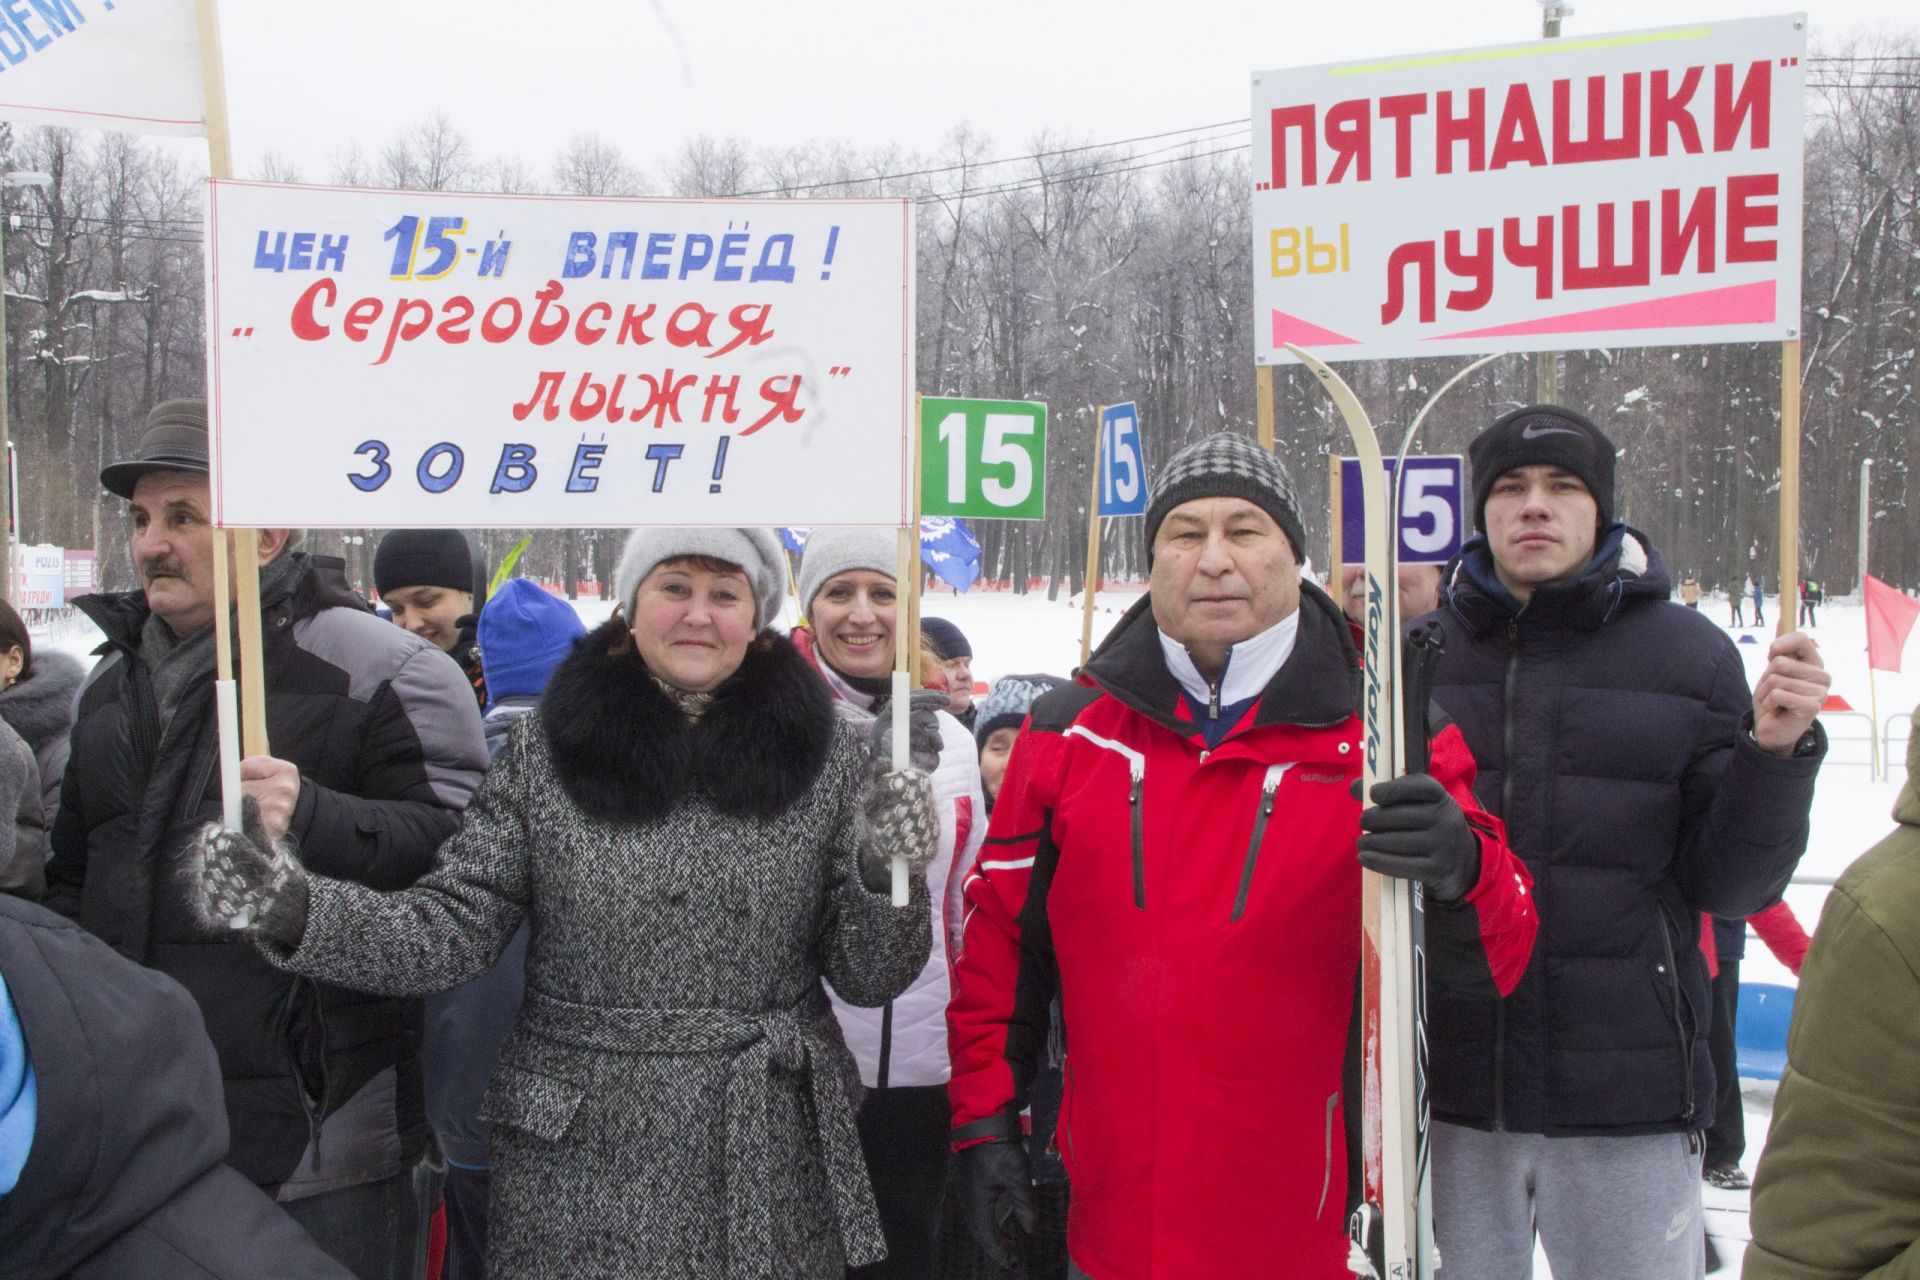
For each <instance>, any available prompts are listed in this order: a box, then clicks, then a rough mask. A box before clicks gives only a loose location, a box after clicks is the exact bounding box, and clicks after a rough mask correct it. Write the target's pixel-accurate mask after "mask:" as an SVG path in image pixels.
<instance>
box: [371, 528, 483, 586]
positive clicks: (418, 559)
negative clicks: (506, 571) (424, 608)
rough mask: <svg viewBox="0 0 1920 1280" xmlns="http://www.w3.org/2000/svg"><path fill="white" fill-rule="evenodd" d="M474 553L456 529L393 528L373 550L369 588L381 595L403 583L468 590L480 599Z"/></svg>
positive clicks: (403, 584)
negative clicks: (371, 584)
mask: <svg viewBox="0 0 1920 1280" xmlns="http://www.w3.org/2000/svg"><path fill="white" fill-rule="evenodd" d="M477 564H478V557H476V556H475V555H474V552H473V544H472V543H470V542H468V541H467V535H466V534H464V533H462V532H461V531H460V530H458V529H395V530H394V531H393V532H392V533H389V534H388V535H387V536H386V537H384V538H382V539H380V547H379V549H378V550H376V551H375V552H374V553H373V589H374V590H375V591H378V592H379V593H380V594H381V595H385V594H387V592H389V591H398V590H401V589H403V588H406V587H445V588H447V589H448V590H450V591H471V592H473V602H474V603H475V604H476V605H477V604H479V603H480V593H481V586H480V583H479V581H478V577H479V573H478V569H477Z"/></svg>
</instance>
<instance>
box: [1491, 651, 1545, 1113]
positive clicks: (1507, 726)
mask: <svg viewBox="0 0 1920 1280" xmlns="http://www.w3.org/2000/svg"><path fill="white" fill-rule="evenodd" d="M1507 648H1508V649H1509V650H1511V653H1510V654H1509V655H1508V657H1507V684H1506V696H1505V697H1504V698H1503V699H1502V701H1501V708H1500V710H1501V713H1502V720H1503V723H1502V725H1501V734H1502V742H1503V744H1504V751H1505V755H1504V757H1503V758H1502V761H1501V763H1503V764H1504V765H1505V766H1506V769H1505V772H1503V773H1502V774H1501V775H1500V817H1501V820H1502V821H1505V822H1511V821H1513V737H1514V734H1513V695H1514V690H1515V689H1516V688H1518V687H1519V684H1520V620H1519V619H1518V618H1509V619H1508V620H1507ZM1534 909H1535V910H1536V911H1537V910H1539V899H1538V898H1537V897H1536V898H1535V900H1534ZM1506 1127H1507V1001H1506V998H1505V997H1504V996H1496V997H1495V1000H1494V1005H1493V1128H1494V1132H1496V1133H1498V1132H1500V1131H1501V1130H1504V1129H1505V1128H1506Z"/></svg>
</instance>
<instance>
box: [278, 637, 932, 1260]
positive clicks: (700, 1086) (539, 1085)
mask: <svg viewBox="0 0 1920 1280" xmlns="http://www.w3.org/2000/svg"><path fill="white" fill-rule="evenodd" d="M617 626H618V623H613V624H609V626H608V627H603V628H602V629H600V630H599V631H596V632H594V633H592V634H590V635H588V636H587V637H586V638H584V639H583V640H582V641H580V643H579V644H578V645H577V646H576V647H575V649H574V652H573V654H572V655H571V656H570V657H569V658H568V659H567V661H566V662H565V663H564V664H562V666H561V667H560V669H559V670H558V671H557V672H556V673H555V675H554V677H553V681H552V683H551V684H550V685H549V686H548V689H547V692H546V694H545V695H544V697H543V699H542V701H541V704H540V706H539V708H538V709H536V710H535V711H533V712H532V713H530V714H528V715H526V716H524V717H522V718H521V720H520V722H519V723H518V724H517V725H516V726H515V727H514V729H513V732H512V735H511V738H510V740H509V742H508V745H507V747H506V750H505V751H504V752H502V753H501V755H500V756H499V758H498V759H497V761H496V762H495V764H494V766H493V769H492V772H490V773H489V774H488V776H487V779H486V781H485V782H484V783H483V784H482V786H481V788H480V790H479V791H478V792H477V793H476V794H475V796H474V798H473V802H472V804H471V806H470V807H469V808H468V810H467V813H466V818H465V822H464V824H463V825H462V827H461V829H460V831H459V833H458V834H457V835H455V836H454V837H453V838H452V839H451V840H449V841H448V842H447V843H446V844H445V845H444V846H443V847H442V848H441V850H440V854H439V859H438V865H437V866H436V868H435V870H434V871H433V872H432V873H430V874H429V875H428V876H426V877H425V878H423V879H422V880H420V881H419V882H418V883H417V884H416V885H414V886H413V887H412V888H410V889H407V890H404V891H402V892H398V893H386V894H383V893H377V892H374V891H372V890H368V889H366V888H363V887H361V886H358V885H352V884H346V883H342V882H339V881H333V880H327V879H321V878H318V877H316V878H314V879H313V881H312V883H311V888H310V893H309V908H308V920H307V927H306V933H305V936H304V937H303V938H302V940H301V944H300V946H299V947H298V948H297V949H296V950H295V951H293V952H291V953H289V954H283V955H280V956H278V957H277V959H278V960H279V961H280V962H281V963H283V964H286V965H287V966H289V967H291V968H293V969H295V970H297V971H300V972H303V973H308V974H312V975H313V976H316V977H324V978H326V979H329V980H331V981H334V982H343V983H349V984H352V985H355V986H358V987H361V988H363V989H366V990H372V991H388V992H395V993H398V992H416V993H422V992H427V991H433V990H438V989H442V988H446V987H449V986H452V985H454V984H456V983H459V982H462V981H464V980H466V979H468V978H471V977H473V976H474V975H476V974H478V973H480V972H481V971H482V970H484V969H485V968H486V967H487V966H488V965H489V964H490V963H492V961H493V960H494V958H495V957H496V956H497V955H498V954H499V952H500V951H501V949H502V948H504V947H505V946H506V945H507V943H508V941H509V940H510V939H511V937H512V936H513V933H514V930H515V929H516V928H517V926H518V925H519V923H520V921H521V920H522V919H523V918H525V919H527V920H528V921H530V923H531V936H530V939H529V943H528V948H527V961H526V998H525V1001H524V1003H523V1004H522V1006H521V1010H520V1014H519V1017H518V1020H517V1022H516V1023H515V1026H514V1029H513V1031H512V1033H511V1034H510V1035H509V1036H508V1039H507V1042H506V1044H505V1046H504V1047H503V1049H502V1051H501V1055H500V1062H499V1065H498V1067H497V1068H496V1069H495V1071H494V1075H493V1079H492V1082H491V1085H490V1087H489V1089H488V1093H487V1099H486V1103H485V1105H484V1107H483V1108H482V1111H481V1115H482V1118H483V1119H486V1120H488V1121H490V1122H491V1123H492V1125H493V1131H492V1152H491V1154H492V1180H493V1181H492V1209H491V1219H490V1222H489V1225H488V1258H487V1274H488V1276H489V1277H490V1280H516V1278H518V1277H533V1276H539V1277H553V1278H557V1280H570V1278H571V1277H621V1278H622V1280H628V1278H630V1277H660V1278H661V1280H666V1278H667V1277H672V1278H673V1280H702V1278H707V1277H711V1278H713V1280H741V1278H743V1277H807V1278H808V1280H813V1278H819V1280H827V1278H829V1277H830V1278H832V1280H839V1277H840V1276H841V1275H842V1272H843V1268H844V1267H845V1266H847V1265H849V1264H853V1265H860V1264H864V1263H868V1262H872V1261H874V1260H876V1259H877V1258H878V1257H879V1256H880V1255H881V1253H882V1250H883V1245H882V1241H881V1235H880V1230H879V1224H878V1220H877V1216H876V1213H875V1210H874V1204H873V1194H872V1191H871V1189H870V1187H869V1185H868V1182H867V1174H866V1167H865V1164H864V1162H863V1160H862V1158H861V1154H860V1146H859V1139H858V1136H857V1134H856V1131H855V1129H854V1122H853V1116H854V1109H855V1105H856V1102H857V1098H858V1094H859V1089H860V1084H859V1078H858V1076H857V1074H856V1071H855V1068H854V1063H853V1058H852V1056H851V1055H850V1054H849V1053H848V1051H847V1047H846V1042H845V1041H844V1040H843V1039H842V1037H841V1033H840V1028H839V1026H838V1025H837V1024H836V1023H835V1021H834V1018H833V1014H832V1012H831V1010H830V1008H829V1005H828V1001H827V996H826V992H825V990H824V989H823V987H822V985H821V979H822V978H823V977H824V978H826V979H828V980H830V981H831V982H832V983H833V986H834V989H835V990H836V991H837V992H839V993H840V995H841V996H842V997H843V998H848V999H853V1000H859V1001H862V1002H864V1003H868V1004H874V1005H878V1004H881V1003H884V1002H885V1001H887V1000H888V999H891V998H892V997H893V996H894V995H896V994H898V993H899V992H900V991H901V990H903V989H904V988H905V987H906V986H907V984H908V983H909V982H910V981H912V979H913V977H914V975H915V974H917V973H918V972H919V971H920V969H921V966H922V965H924V964H925V963H926V959H927V954H928V947H929V943H930V929H929V921H930V919H931V913H930V908H929V904H928V899H927V896H926V889H925V886H924V883H922V882H920V881H918V880H917V879H916V882H915V884H914V886H913V893H912V897H911V901H910V902H909V904H908V905H907V906H906V907H904V908H899V909H896V908H894V907H893V906H892V904H891V901H890V899H889V897H888V895H887V894H885V893H877V894H876V893H872V892H869V891H868V890H867V888H866V887H865V885H864V884H863V883H862V881H861V879H860V874H859V864H858V845H859V841H860V839H861V838H862V837H861V833H862V831H863V829H864V823H863V822H862V820H861V817H860V812H861V806H860V801H861V797H862V793H863V787H864V778H865V772H864V761H863V753H862V748H861V746H860V744H859V742H858V740H857V738H856V737H855V736H854V734H853V732H852V731H851V730H850V729H847V728H845V727H843V726H841V725H840V724H839V722H838V720H837V719H836V717H835V715H834V713H833V709H832V706H831V703H830V699H829V695H828V692H827V689H826V686H825V685H824V684H823V683H822V682H821V681H820V678H819V677H818V676H817V675H816V674H815V673H814V672H813V671H812V670H810V669H809V668H808V667H807V665H806V663H805V661H804V659H802V658H801V657H800V656H799V654H797V653H795V652H794V650H793V648H792V647H791V646H790V645H788V644H787V643H786V642H785V641H783V640H781V639H780V638H779V637H778V636H775V635H774V634H773V633H771V632H766V633H763V634H762V635H761V636H760V637H759V638H758V639H756V640H755V641H754V642H753V643H752V644H751V645H750V647H749V650H748V653H747V657H746V660H745V661H744V662H743V664H742V665H741V667H740V669H739V671H737V672H736V673H735V674H734V676H733V677H731V678H730V679H729V681H728V682H727V683H726V684H723V685H722V686H721V687H720V688H719V689H718V690H716V693H715V697H714V699H713V701H712V703H711V705H710V706H709V707H707V708H706V710H705V712H704V714H703V715H702V716H701V718H700V719H699V720H698V721H697V722H694V723H691V724H690V723H689V722H688V720H687V719H686V717H685V716H684V715H683V714H682V711H681V709H680V708H679V706H678V705H677V704H676V703H675V701H674V700H672V699H671V698H669V697H668V695H667V694H666V693H665V692H663V691H662V690H661V688H660V687H659V686H658V685H656V684H655V682H654V681H653V679H652V677H651V676H649V675H648V674H647V673H646V671H645V669H644V668H643V667H641V666H640V664H639V663H638V662H637V661H636V660H634V659H633V658H631V657H628V656H620V655H617V654H614V653H612V652H610V646H611V643H612V641H613V640H614V638H615V636H616V630H615V628H617Z"/></svg>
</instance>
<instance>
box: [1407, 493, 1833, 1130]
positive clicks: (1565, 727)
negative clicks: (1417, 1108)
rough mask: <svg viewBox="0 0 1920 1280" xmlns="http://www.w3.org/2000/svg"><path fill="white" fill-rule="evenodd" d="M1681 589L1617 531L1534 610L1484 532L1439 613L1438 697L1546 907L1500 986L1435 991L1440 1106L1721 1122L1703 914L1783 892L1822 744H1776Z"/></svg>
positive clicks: (1742, 912)
mask: <svg viewBox="0 0 1920 1280" xmlns="http://www.w3.org/2000/svg"><path fill="white" fill-rule="evenodd" d="M1670 590H1671V583H1670V581H1669V579H1668V576H1667V572H1666V569H1665V567H1664V566H1663V565H1661V563H1660V561H1659V559H1658V557H1657V556H1656V555H1654V554H1653V552H1652V551H1651V549H1650V548H1649V547H1648V545H1647V541H1646V539H1645V538H1644V537H1642V536H1641V535H1640V534H1638V533H1637V532H1635V531H1633V530H1630V529H1628V528H1627V527H1626V526H1625V525H1622V524H1618V523H1616V524H1614V525H1613V526H1612V527H1611V528H1610V529H1609V530H1608V531H1607V533H1606V535H1605V536H1604V537H1603V539H1602V542H1601V545H1600V548H1599V550H1598V552H1597V553H1596V555H1595V557H1594V560H1593V562H1592V564H1591V565H1590V566H1589V567H1588V569H1587V570H1586V572H1585V573H1584V574H1583V575H1582V576H1581V577H1580V578H1578V579H1577V580H1576V581H1574V582H1572V583H1568V584H1566V585H1564V586H1559V587H1545V588H1541V589H1539V590H1537V591H1535V592H1534V593H1533V597H1532V600H1531V601H1530V602H1529V604H1528V605H1527V607H1525V608H1524V609H1522V608H1521V607H1520V605H1519V604H1518V602H1517V601H1515V600H1514V598H1513V597H1512V596H1511V595H1510V594H1508V592H1507V591H1506V590H1505V589H1504V588H1503V587H1502V586H1501V585H1500V583H1499V581H1498V580H1497V578H1496V577H1495V576H1494V573H1493V563H1492V557H1491V554H1490V552H1489V551H1488V548H1487V543H1486V540H1485V539H1484V538H1475V539H1474V540H1473V541H1471V542H1469V543H1468V544H1467V547H1466V549H1465V550H1464V552H1463V553H1462V561H1461V566H1460V570H1459V572H1458V573H1457V574H1456V575H1455V577H1454V580H1453V583H1452V584H1451V587H1450V589H1449V591H1448V593H1447V604H1446V606H1445V607H1443V608H1442V609H1441V610H1440V611H1439V612H1437V613H1435V614H1432V615H1429V616H1430V617H1431V618H1433V619H1434V620H1437V621H1438V622H1439V623H1440V625H1441V626H1442V627H1443V628H1444V629H1445V637H1444V638H1445V645H1446V655H1445V657H1444V658H1443V659H1442V660H1441V665H1440V670H1439V674H1438V676H1437V678H1436V680H1435V688H1434V692H1433V697H1434V700H1435V701H1436V702H1438V703H1439V704H1440V706H1441V707H1443V708H1444V709H1445V710H1446V711H1447V713H1448V714H1450V715H1451V716H1452V717H1453V719H1454V721H1455V723H1456V724H1458V725H1459V726H1460V729H1461V731H1462V732H1463V733H1464V734H1465V735H1466V739H1467V745H1468V747H1469V748H1470V749H1471V750H1472V752H1473V757H1474V760H1475V761H1476V762H1477V763H1478V764H1479V768H1480V773H1479V779H1478V781H1477V783H1476V785H1475V788H1474V789H1475V793H1476V794H1477V795H1478V796H1479V798H1480V802H1481V803H1482V804H1483V805H1485V806H1486V808H1487V809H1488V810H1489V811H1490V812H1492V813H1493V814H1495V815H1496V816H1498V817H1500V818H1501V819H1503V820H1504V821H1505V822H1506V824H1507V835H1508V841H1509V843H1510V844H1511V845H1512V847H1513V849H1514V851H1515V852H1516V853H1517V854H1519V855H1520V857H1521V858H1522V859H1523V860H1524V861H1525V862H1526V864H1527V868H1528V870H1530V871H1531V872H1532V873H1533V882H1534V891H1535V893H1536V895H1537V902H1536V906H1537V907H1538V909H1539V913H1540V934H1539V940H1538V942H1537V943H1536V946H1535V951H1534V959H1533V963H1532V964H1531V965H1530V966H1528V968H1527V971H1526V973H1525V975H1524V976H1523V977H1522V978H1521V980H1520V985H1519V987H1518V988H1516V989H1515V990H1514V992H1513V993H1512V994H1511V995H1510V996H1508V997H1507V998H1506V999H1504V1000H1501V999H1497V998H1494V997H1492V996H1490V995H1485V994H1478V995H1463V994H1457V993H1451V992H1444V991H1439V990H1436V991H1435V992H1434V993H1433V997H1432V998H1433V1008H1432V1034H1433V1040H1432V1043H1433V1088H1434V1104H1433V1109H1434V1114H1435V1115H1436V1116H1437V1117H1439V1118H1441V1119H1444V1120H1448V1121H1451V1122H1454V1123H1458V1124H1466V1125H1472V1126H1475V1127H1479V1128H1500V1129H1507V1130H1512V1131H1515V1132H1521V1133H1547V1134H1630V1133H1657V1132H1675V1131H1681V1130H1687V1129H1703V1128H1705V1127H1706V1126H1707V1125H1708V1124H1710V1123H1711V1122H1712V1118H1713V1117H1712V1111H1713V1069H1712V1066H1711V1064H1710V1062H1709V1060H1708V1055H1707V1021H1708V1010H1709V1002H1708V983H1707V973H1706V962H1705V958H1704V957H1703V956H1702V955H1701V953H1700V948H1699V945H1698V943H1699V924H1700V915H1701V913H1702V912H1703V911H1704V912H1710V913H1713V914H1715V915H1725V916H1734V917H1743V916H1746V915H1748V914H1750V913H1752V912H1754V911H1757V910H1759V909H1760V908H1761V907H1763V906H1765V905H1766V904H1767V903H1769V902H1771V901H1773V899H1774V898H1775V897H1777V896H1778V894H1779V892H1780V890H1781V889H1782V888H1783V887H1784V886H1785V885H1786V882H1787V880H1788V878H1789V877H1790V876H1791V875H1792V874H1793V869H1794V866H1795V864H1796V863H1797V862H1798V861H1799V859H1800V855H1801V853H1802V852H1804V850H1805V848H1806V842H1807V809H1808V806H1809V804H1810V803H1811V802H1812V799H1813V783H1814V775H1815V772H1816V771H1817V770H1818V768H1819V764H1820V760H1821V758H1822V757H1823V756H1824V755H1825V750H1826V740H1825V737H1824V736H1823V735H1822V734H1821V732H1820V731H1819V730H1818V728H1816V729H1815V731H1814V734H1813V737H1812V738H1811V739H1810V740H1808V741H1807V742H1803V744H1802V745H1803V747H1804V748H1805V749H1806V754H1796V755H1795V756H1794V757H1792V758H1781V757H1777V756H1773V755H1769V754H1767V753H1766V752H1764V751H1762V750H1761V749H1760V747H1759V745H1758V744H1757V743H1756V742H1755V741H1754V740H1753V738H1752V735H1751V726H1752V705H1753V699H1752V694H1751V692H1750V691H1749V689H1748V687H1747V680H1746V672H1745V669H1744V667H1743V665H1742V663H1741V660H1740V654H1739V651H1738V650H1737V649H1735V648H1734V645H1733V642H1732V641H1731V640H1729V639H1728V638H1727V636H1726V634H1725V633H1724V632H1722V631H1721V630H1720V629H1719V628H1718V627H1716V626H1715V625H1714V624H1713V623H1712V622H1710V621H1709V620H1708V619H1707V618H1706V617H1705V616H1704V615H1703V614H1701V613H1700V612H1699V611H1697V610H1694V609H1688V608H1684V607H1682V606H1680V605H1676V604H1673V603H1671V602H1670V601H1668V599H1667V596H1668V594H1669V591H1670Z"/></svg>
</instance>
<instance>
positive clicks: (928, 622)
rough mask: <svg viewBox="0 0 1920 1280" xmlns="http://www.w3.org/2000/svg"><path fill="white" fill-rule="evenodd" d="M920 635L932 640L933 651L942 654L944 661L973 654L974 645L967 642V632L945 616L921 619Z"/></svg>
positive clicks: (969, 656) (941, 659)
mask: <svg viewBox="0 0 1920 1280" xmlns="http://www.w3.org/2000/svg"><path fill="white" fill-rule="evenodd" d="M920 635H921V638H922V639H925V640H928V641H931V642H932V644H933V651H934V652H935V653H937V654H939V655H940V661H942V662H952V661H953V660H954V659H955V658H971V657H972V656H973V646H972V645H970V644H968V643H967V637H966V633H965V632H963V631H961V630H960V628H958V627H956V626H954V625H953V624H952V623H951V622H948V621H947V620H946V619H945V618H922V619H920Z"/></svg>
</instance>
